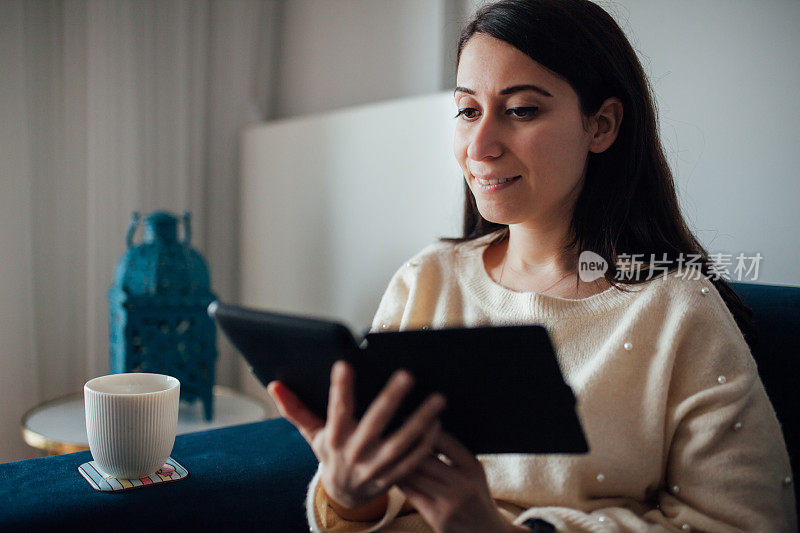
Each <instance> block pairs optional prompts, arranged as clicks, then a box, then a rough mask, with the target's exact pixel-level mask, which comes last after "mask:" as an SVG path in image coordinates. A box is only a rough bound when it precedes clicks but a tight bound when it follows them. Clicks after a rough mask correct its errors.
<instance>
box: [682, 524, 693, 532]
mask: <svg viewBox="0 0 800 533" xmlns="http://www.w3.org/2000/svg"><path fill="white" fill-rule="evenodd" d="M681 529H682V530H684V531H689V530H690V529H692V526H690V525H689V524H683V525H682V526H681Z"/></svg>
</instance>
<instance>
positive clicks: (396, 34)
mask: <svg viewBox="0 0 800 533" xmlns="http://www.w3.org/2000/svg"><path fill="white" fill-rule="evenodd" d="M467 9H469V6H468V5H467V4H465V2H464V0H402V1H398V0H288V1H286V2H284V3H282V4H281V16H280V18H281V23H280V36H279V52H278V56H277V70H278V72H279V73H280V75H279V76H278V83H277V86H276V88H275V90H276V92H275V95H274V100H273V101H272V102H271V106H272V115H271V116H274V117H276V118H285V117H292V116H299V115H309V114H313V113H319V112H326V111H331V110H333V109H339V108H342V107H347V106H352V105H358V104H365V103H371V102H378V101H385V100H391V99H394V98H403V97H408V96H416V95H422V94H429V93H432V92H435V91H437V90H440V89H444V88H447V87H449V86H454V84H453V83H452V82H453V81H454V74H455V70H454V68H455V67H454V63H455V44H456V35H457V33H458V31H459V30H460V27H461V22H462V21H463V20H464V19H465V17H466V10H467Z"/></svg>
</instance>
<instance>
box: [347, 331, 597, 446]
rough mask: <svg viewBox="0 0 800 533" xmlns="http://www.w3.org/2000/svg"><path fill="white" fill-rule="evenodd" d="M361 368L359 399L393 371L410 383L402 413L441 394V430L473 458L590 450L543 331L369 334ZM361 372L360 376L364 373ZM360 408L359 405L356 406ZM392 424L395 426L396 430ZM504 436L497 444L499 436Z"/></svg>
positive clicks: (373, 391) (568, 389)
mask: <svg viewBox="0 0 800 533" xmlns="http://www.w3.org/2000/svg"><path fill="white" fill-rule="evenodd" d="M366 338H367V341H368V343H369V345H368V347H367V348H366V350H364V352H365V353H364V356H366V358H367V359H369V360H370V361H378V360H380V361H381V364H377V365H376V364H369V362H368V361H362V362H361V364H360V368H365V369H369V370H368V371H369V372H370V373H371V374H372V375H371V376H369V378H367V379H365V380H364V381H365V382H364V383H363V384H362V383H361V380H359V389H358V393H359V395H362V394H363V395H364V396H365V397H370V396H371V395H374V393H375V392H377V391H376V390H375V385H374V384H375V383H382V382H383V381H385V379H386V377H387V376H388V373H389V372H390V371H391V369H394V368H406V369H408V370H409V371H411V373H412V374H413V375H414V376H415V388H414V390H413V391H412V394H411V396H410V398H409V401H408V402H406V404H404V406H403V413H402V414H407V413H408V411H409V410H410V409H411V408H413V406H415V405H416V404H418V403H419V402H420V401H421V400H422V399H424V397H425V396H427V394H429V393H431V392H433V391H439V392H441V393H442V394H444V396H445V397H446V398H447V402H448V408H447V409H446V410H445V412H444V413H443V414H442V416H441V420H442V425H443V427H444V429H445V430H447V431H449V432H450V433H452V434H453V435H455V436H457V437H458V438H459V440H461V441H462V442H463V443H464V444H465V445H466V446H467V447H468V448H469V449H470V450H472V451H473V453H502V452H521V453H553V452H558V453H583V452H586V451H587V450H588V446H587V443H586V439H585V438H584V435H583V431H582V430H581V426H580V423H579V421H578V418H577V414H576V411H575V397H574V395H573V393H572V390H571V389H570V388H569V387H568V386H567V385H566V384H565V383H564V381H563V378H562V377H561V371H560V369H559V366H558V361H557V359H556V356H555V352H554V350H553V347H552V345H551V343H550V340H549V337H548V335H547V331H546V330H545V328H544V327H542V326H537V325H526V326H507V327H481V328H457V329H439V330H424V331H401V332H388V333H372V334H369V335H367V337H366ZM362 373H363V370H362ZM359 403H360V402H359ZM396 423H397V422H395V424H396ZM500 435H502V438H498V436H500Z"/></svg>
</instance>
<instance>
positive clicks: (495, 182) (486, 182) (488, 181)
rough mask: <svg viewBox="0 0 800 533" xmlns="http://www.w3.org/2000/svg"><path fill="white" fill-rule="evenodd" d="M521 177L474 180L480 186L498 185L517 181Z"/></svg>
mask: <svg viewBox="0 0 800 533" xmlns="http://www.w3.org/2000/svg"><path fill="white" fill-rule="evenodd" d="M521 177H522V176H514V177H513V178H498V179H484V178H478V177H476V178H475V179H476V180H478V183H480V184H481V185H499V184H501V183H506V182H509V181H514V180H516V179H519V178H521Z"/></svg>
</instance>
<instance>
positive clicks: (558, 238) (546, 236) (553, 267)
mask: <svg viewBox="0 0 800 533" xmlns="http://www.w3.org/2000/svg"><path fill="white" fill-rule="evenodd" d="M566 239H567V228H565V227H564V226H563V225H553V226H551V227H538V228H529V227H524V226H521V225H518V224H512V225H510V226H509V235H508V240H507V246H506V249H505V262H506V267H505V268H506V270H512V271H514V272H517V273H518V274H522V275H530V276H535V277H538V276H555V275H559V276H561V275H565V274H568V273H572V272H574V271H575V270H576V265H577V260H578V258H577V255H576V254H575V253H573V252H570V251H565V250H564V246H565V244H566Z"/></svg>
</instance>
